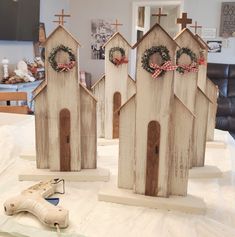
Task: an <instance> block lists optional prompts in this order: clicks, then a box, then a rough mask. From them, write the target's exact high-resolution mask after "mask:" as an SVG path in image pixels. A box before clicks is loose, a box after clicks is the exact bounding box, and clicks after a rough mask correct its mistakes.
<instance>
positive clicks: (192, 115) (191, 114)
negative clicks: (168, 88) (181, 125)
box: [174, 94, 196, 118]
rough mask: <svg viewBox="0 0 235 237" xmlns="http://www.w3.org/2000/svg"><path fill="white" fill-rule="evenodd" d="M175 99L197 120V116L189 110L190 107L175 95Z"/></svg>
mask: <svg viewBox="0 0 235 237" xmlns="http://www.w3.org/2000/svg"><path fill="white" fill-rule="evenodd" d="M174 97H175V98H176V99H177V100H178V101H179V102H180V103H181V104H182V105H183V106H184V107H185V108H186V109H187V110H188V112H189V113H190V114H191V115H192V116H193V117H194V118H195V117H196V116H195V114H194V113H193V111H191V109H189V107H188V106H187V105H186V104H185V103H184V102H183V101H182V100H181V99H180V98H179V97H178V96H177V95H176V94H174Z"/></svg>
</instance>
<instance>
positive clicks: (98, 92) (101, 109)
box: [92, 76, 105, 137]
mask: <svg viewBox="0 0 235 237" xmlns="http://www.w3.org/2000/svg"><path fill="white" fill-rule="evenodd" d="M92 93H93V94H94V95H95V97H96V98H97V100H98V102H97V137H104V114H105V94H104V93H105V76H104V77H103V78H102V79H100V80H99V82H98V83H97V84H96V85H95V86H94V87H92Z"/></svg>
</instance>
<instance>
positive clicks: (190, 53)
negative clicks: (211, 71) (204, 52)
mask: <svg viewBox="0 0 235 237" xmlns="http://www.w3.org/2000/svg"><path fill="white" fill-rule="evenodd" d="M182 54H187V55H188V56H189V57H190V59H191V63H190V64H189V65H186V66H180V65H179V59H180V57H181V55H182ZM197 64H198V60H197V56H196V54H195V53H194V52H193V51H192V50H191V49H189V48H181V49H179V50H178V51H177V52H176V65H177V66H178V67H177V69H176V71H178V72H179V73H180V74H184V73H185V71H186V68H185V67H190V66H193V65H195V66H197ZM195 69H196V68H195Z"/></svg>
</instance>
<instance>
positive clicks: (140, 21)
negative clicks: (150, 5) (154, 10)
mask: <svg viewBox="0 0 235 237" xmlns="http://www.w3.org/2000/svg"><path fill="white" fill-rule="evenodd" d="M144 12H145V7H138V26H139V27H144V18H145V15H144Z"/></svg>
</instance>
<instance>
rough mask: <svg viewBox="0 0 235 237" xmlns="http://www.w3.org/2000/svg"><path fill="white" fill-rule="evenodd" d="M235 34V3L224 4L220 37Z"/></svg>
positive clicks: (222, 6)
mask: <svg viewBox="0 0 235 237" xmlns="http://www.w3.org/2000/svg"><path fill="white" fill-rule="evenodd" d="M233 33H234V34H235V2H223V3H222V5H221V18H220V34H219V35H220V36H222V37H230V36H232V35H233Z"/></svg>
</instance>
